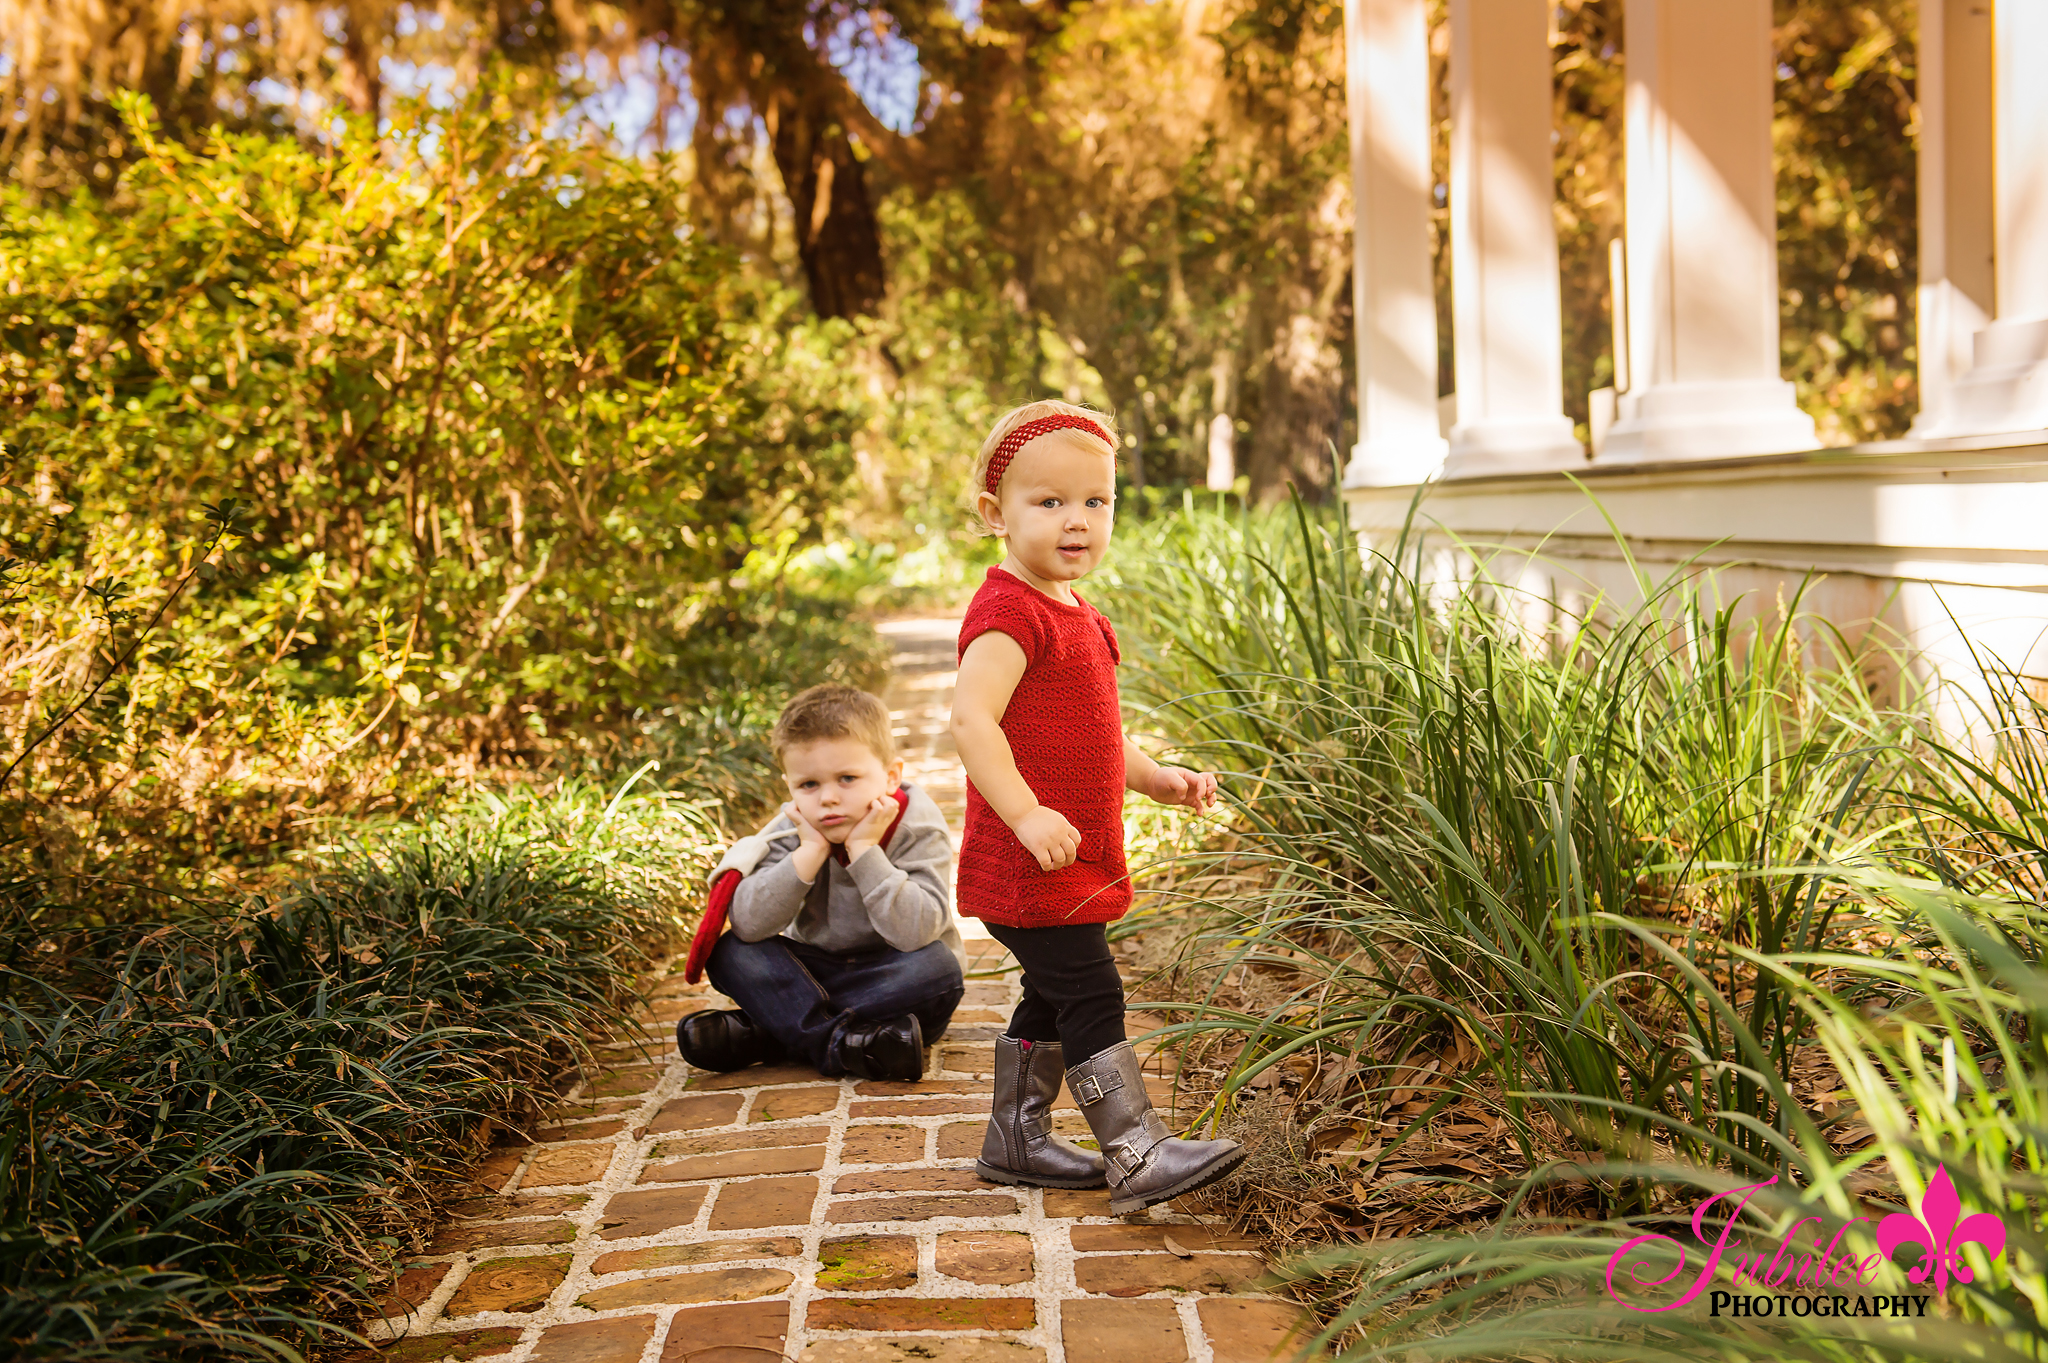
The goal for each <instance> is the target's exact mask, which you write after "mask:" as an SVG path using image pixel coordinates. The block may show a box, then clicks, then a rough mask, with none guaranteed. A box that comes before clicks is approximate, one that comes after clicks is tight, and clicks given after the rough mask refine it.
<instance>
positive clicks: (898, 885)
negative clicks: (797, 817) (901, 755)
mask: <svg viewBox="0 0 2048 1363" xmlns="http://www.w3.org/2000/svg"><path fill="white" fill-rule="evenodd" d="M903 788H904V789H905V790H906V791H908V792H910V803H909V804H908V805H906V806H905V807H904V810H903V822H901V823H900V824H898V825H896V836H895V837H893V838H891V839H890V840H889V847H888V850H887V851H886V852H885V851H884V850H883V849H882V848H880V847H871V848H869V849H868V850H867V851H866V852H863V853H862V854H861V855H860V857H859V859H857V860H855V861H854V862H852V863H851V864H849V865H845V866H842V865H840V864H839V861H838V859H837V858H834V857H827V858H826V859H825V865H824V867H823V869H821V870H820V871H819V872H818V878H817V879H816V880H814V881H812V882H811V883H810V884H809V885H806V884H804V883H803V881H801V880H799V879H797V875H796V868H795V867H794V866H792V865H791V864H790V854H791V853H793V852H795V851H796V847H797V835H796V825H795V824H794V823H793V822H791V820H790V818H789V816H788V815H787V814H778V815H776V816H775V819H774V821H773V822H772V823H770V824H769V825H768V826H767V827H766V828H764V829H762V830H761V831H760V833H759V834H757V835H756V836H757V837H759V838H761V839H763V840H764V841H765V842H766V843H767V845H768V846H767V851H766V854H765V855H763V856H762V858H761V860H760V861H759V863H757V864H756V865H755V867H754V869H753V870H752V871H750V872H748V873H747V875H746V876H745V877H744V878H743V879H742V880H741V881H740V883H739V888H738V890H737V891H736V892H735V893H734V894H733V898H732V908H731V910H730V918H731V923H732V930H733V931H734V932H737V933H738V934H739V935H740V940H741V941H745V942H760V941H765V940H766V939H768V938H770V937H773V936H775V935H776V934H778V933H780V934H781V935H782V936H784V937H793V938H795V939H796V940H797V941H799V942H803V943H805V944H807V945H809V946H814V947H817V948H819V949H820V950H822V951H831V952H843V953H846V954H848V955H854V954H859V953H862V952H869V951H879V950H881V949H882V948H883V947H894V948H895V949H896V950H898V951H916V950H917V949H919V948H920V947H925V946H929V945H930V944H931V943H933V942H944V943H945V944H946V947H947V949H948V950H950V951H951V952H952V953H953V955H954V957H955V958H956V959H957V960H959V962H960V968H961V970H962V971H963V972H964V971H965V970H966V968H967V953H966V951H965V950H964V949H963V948H962V946H961V944H960V930H959V928H957V927H956V926H955V925H954V922H953V835H952V834H951V833H950V832H948V831H947V829H946V818H945V815H943V814H941V813H939V807H938V805H936V804H935V803H933V801H932V797H931V796H929V795H927V794H925V793H924V791H923V790H922V789H921V788H919V787H918V786H916V785H914V784H912V783H911V782H908V781H906V782H904V783H903ZM735 850H737V849H735Z"/></svg>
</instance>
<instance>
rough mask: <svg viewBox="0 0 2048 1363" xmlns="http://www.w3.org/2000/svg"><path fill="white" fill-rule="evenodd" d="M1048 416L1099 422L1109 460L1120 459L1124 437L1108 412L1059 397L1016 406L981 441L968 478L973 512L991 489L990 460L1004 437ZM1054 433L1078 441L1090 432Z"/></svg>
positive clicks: (998, 485) (968, 496) (1066, 431)
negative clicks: (989, 477)
mask: <svg viewBox="0 0 2048 1363" xmlns="http://www.w3.org/2000/svg"><path fill="white" fill-rule="evenodd" d="M1045 416H1077V417H1080V418H1082V419H1083V420H1086V421H1091V422H1093V423H1095V424H1096V425H1097V426H1100V427H1101V428H1102V434H1103V441H1104V443H1105V445H1106V448H1107V452H1108V454H1109V457H1110V458H1111V459H1115V458H1116V456H1117V446H1118V442H1119V441H1120V440H1121V439H1122V437H1121V436H1119V435H1118V434H1117V429H1116V418H1115V417H1113V416H1111V415H1110V414H1109V413H1107V412H1098V411H1096V410H1095V409H1094V408H1092V407H1078V406H1076V405H1074V404H1073V403H1071V402H1061V401H1060V400H1059V399H1058V398H1042V399H1040V400H1039V401H1037V402H1027V403H1025V404H1024V405H1023V406H1022V407H1012V408H1011V409H1010V410H1009V411H1007V412H1004V413H1003V414H1002V415H1001V416H999V417H997V418H996V424H995V425H993V426H991V427H989V430H988V435H987V437H986V438H984V439H983V440H982V442H981V449H980V450H978V451H977V452H976V453H975V456H974V469H973V471H972V472H971V473H970V474H969V475H968V479H967V505H968V507H969V509H971V510H978V509H979V507H980V505H981V494H982V493H983V492H985V491H990V490H991V489H988V488H986V487H984V486H983V484H985V483H986V482H987V481H988V465H989V461H990V460H991V459H993V458H995V454H996V446H998V445H1000V444H1002V443H1003V437H1004V436H1006V435H1008V434H1009V433H1010V432H1011V431H1014V430H1016V429H1017V428H1018V427H1019V426H1022V425H1023V424H1024V423H1025V422H1027V421H1036V420H1038V419H1039V418H1040V417H1045ZM1053 434H1055V435H1066V436H1072V437H1073V438H1074V439H1076V440H1086V439H1087V438H1088V433H1087V432H1086V431H1076V430H1065V431H1055V432H1053ZM996 486H997V487H1001V486H1002V484H1001V483H997V484H996Z"/></svg>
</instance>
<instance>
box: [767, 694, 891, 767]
mask: <svg viewBox="0 0 2048 1363" xmlns="http://www.w3.org/2000/svg"><path fill="white" fill-rule="evenodd" d="M833 738H851V739H857V740H858V741H860V742H862V743H865V744H866V745H867V746H868V749H869V751H871V752H873V753H874V755H875V756H876V757H878V758H880V759H881V760H882V765H883V766H887V765H889V763H891V762H893V761H895V760H896V729H895V725H893V724H891V723H890V722H889V707H888V706H886V705H884V704H883V703H882V700H881V697H879V696H871V695H869V694H868V693H867V692H865V691H857V690H855V689H854V688H853V687H851V686H839V685H836V684H833V683H827V684H825V685H824V686H813V687H812V688H810V689H809V690H808V691H800V692H798V693H797V694H796V695H795V696H794V697H793V698H792V699H791V700H790V702H789V704H787V705H785V706H783V707H782V713H781V714H780V715H778V716H776V718H775V727H774V728H772V729H770V730H769V731H768V746H769V747H770V748H772V749H773V750H774V752H775V761H776V764H777V765H778V766H779V765H781V762H782V754H783V753H785V752H787V751H788V750H789V749H791V748H794V747H796V746H797V745H798V744H800V743H816V742H819V741H820V740H822V739H833Z"/></svg>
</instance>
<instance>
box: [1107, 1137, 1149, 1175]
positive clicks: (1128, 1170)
mask: <svg viewBox="0 0 2048 1363" xmlns="http://www.w3.org/2000/svg"><path fill="white" fill-rule="evenodd" d="M1149 1153H1150V1151H1149V1150H1133V1149H1132V1148H1131V1147H1130V1146H1129V1145H1127V1144H1124V1143H1123V1142H1118V1143H1117V1144H1115V1145H1105V1146H1103V1147H1102V1158H1103V1160H1104V1161H1105V1162H1106V1163H1107V1164H1108V1165H1109V1167H1110V1168H1112V1169H1114V1170H1115V1171H1116V1176H1117V1179H1118V1181H1119V1182H1122V1181H1125V1180H1128V1179H1130V1178H1133V1177H1135V1176H1136V1175H1137V1173H1138V1171H1139V1170H1141V1169H1143V1168H1144V1167H1145V1157H1146V1155H1147V1154H1149Z"/></svg>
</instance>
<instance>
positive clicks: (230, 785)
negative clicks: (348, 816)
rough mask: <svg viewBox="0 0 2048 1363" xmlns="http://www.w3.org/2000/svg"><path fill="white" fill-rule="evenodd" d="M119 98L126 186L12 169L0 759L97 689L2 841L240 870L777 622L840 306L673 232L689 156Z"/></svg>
mask: <svg viewBox="0 0 2048 1363" xmlns="http://www.w3.org/2000/svg"><path fill="white" fill-rule="evenodd" d="M127 113H128V118H129V130H130V134H131V135H132V137H133V138H134V140H135V142H136V145H137V147H138V148H139V152H140V155H139V158H138V159H137V160H136V162H135V163H134V164H133V165H132V166H131V167H129V168H128V169H127V170H126V171H124V173H123V175H122V178H121V180H120V182H119V184H118V185H117V186H115V187H114V189H113V192H112V193H111V194H109V195H106V196H93V195H80V196H79V197H77V198H74V199H73V200H71V201H69V202H66V203H59V204H54V205H37V204H34V203H32V202H31V201H30V200H29V199H27V198H25V197H24V196H23V195H22V193H21V192H20V191H19V190H18V189H0V238H4V240H5V243H6V245H5V248H4V249H0V296H4V300H5V301H4V305H0V445H4V448H5V453H6V456H7V462H8V468H7V470H6V473H5V477H4V479H0V552H4V553H5V554H8V555H11V556H12V558H13V559H15V560H18V561H19V562H17V563H16V564H14V565H13V567H14V570H15V571H14V572H13V573H12V575H11V577H10V580H9V586H8V589H7V590H6V592H5V593H4V598H5V599H4V605H0V745H4V747H5V749H6V760H9V761H11V760H13V759H14V758H15V757H17V756H19V755H20V754H21V753H22V752H23V751H24V750H25V749H26V747H27V745H28V743H29V741H30V739H31V737H32V736H33V735H35V734H38V733H40V732H41V731H42V730H43V729H44V728H46V727H48V725H49V724H50V723H51V722H52V721H53V720H54V719H55V718H56V717H57V716H59V715H61V714H63V713H65V712H66V711H67V710H68V709H70V708H71V707H72V706H73V704H74V703H75V702H76V701H77V699H78V698H79V697H81V696H83V695H85V694H87V693H88V692H89V691H91V690H92V688H93V687H94V686H96V685H97V686H98V687H99V689H98V691H97V694H96V696H95V698H94V700H93V703H92V704H91V705H89V706H87V707H86V708H85V709H84V710H82V711H81V712H79V713H78V714H76V716H75V717H74V718H73V719H72V721H71V722H70V723H69V724H67V725H65V726H64V728H63V732H62V733H61V734H60V735H59V737H58V738H57V739H55V740H53V741H51V742H49V743H46V744H44V745H43V746H42V747H41V748H39V749H38V750H37V751H36V753H35V754H34V756H33V758H32V759H31V760H30V761H29V762H27V763H26V764H24V765H23V766H22V767H21V768H20V769H19V770H18V771H15V772H14V773H13V774H12V779H11V782H9V783H8V784H7V785H6V786H5V787H4V789H0V837H4V838H5V840H6V842H7V844H8V845H10V846H12V847H14V848H16V849H26V850H27V851H28V859H27V864H26V865H25V866H22V867H20V869H21V870H23V871H24V872H25V873H30V874H54V875H56V876H58V877H60V878H66V877H75V876H78V875H81V874H85V875H90V874H93V873H96V872H102V871H105V870H107V869H109V868H110V867H111V866H114V865H119V866H120V867H121V868H122V869H123V873H124V874H125V875H127V876H128V877H130V878H136V877H142V878H148V877H149V876H151V875H153V874H158V873H159V872H160V875H161V878H163V879H166V880H174V881H181V882H182V883H184V884H186V885H187V886H190V885H192V884H193V883H194V881H193V875H192V868H194V867H198V866H210V865H212V864H216V863H220V862H227V863H230V864H237V863H239V864H241V865H243V866H244V867H248V868H252V869H259V870H260V869H261V868H263V867H264V866H265V865H266V864H267V863H268V859H269V857H270V855H271V854H272V852H273V849H274V848H275V847H276V846H277V845H279V844H280V843H282V844H285V845H289V844H290V842H291V841H292V840H293V839H294V837H295V836H296V835H295V833H294V831H293V830H295V829H297V828H301V827H303V826H304V822H305V820H306V818H307V816H308V815H317V814H321V813H330V812H336V811H340V810H348V809H363V808H368V807H374V806H376V805H378V804H380V803H383V804H385V805H386V806H387V807H388V805H389V804H390V803H391V802H393V801H396V802H398V803H400V804H403V803H404V802H406V801H408V800H410V799H413V798H417V797H418V796H419V795H421V794H422V793H424V792H427V791H431V790H432V789H433V788H434V784H435V781H434V778H435V777H436V776H437V775H438V774H441V773H443V772H445V771H453V772H455V773H457V774H460V773H463V772H466V771H470V770H474V769H475V768H476V767H477V766H479V765H483V766H489V765H502V764H505V763H512V762H530V761H533V760H536V759H538V758H541V757H544V756H545V755H546V753H547V751H548V744H549V743H550V742H551V741H553V740H557V739H559V738H561V737H562V736H564V735H565V734H582V733H588V732H593V731H596V730H598V729H601V728H602V727H604V726H605V725H607V724H612V723H617V722H619V721H621V720H624V719H626V718H628V717H630V716H631V715H633V714H634V713H635V712H639V711H653V710H658V709H660V708H663V707H667V706H674V705H678V704H681V705H696V704H699V703H702V702H705V701H707V700H710V699H712V698H713V697H714V696H715V695H716V694H717V693H719V692H721V691H723V690H726V689H729V683H728V681H727V680H726V678H725V676H724V675H723V674H724V673H726V672H728V671H730V669H729V668H728V665H727V660H729V659H732V658H735V657H747V656H758V657H761V658H762V660H763V662H765V661H766V660H767V656H768V655H772V654H774V653H775V652H776V651H777V650H778V649H779V648H784V647H785V646H784V645H781V644H777V643H776V642H775V641H776V640H777V639H778V638H779V637H781V636H785V635H788V634H789V633H790V632H791V631H790V629H789V627H788V625H787V622H786V621H785V620H784V619H783V616H784V615H785V613H786V610H787V603H785V602H784V601H783V600H781V599H780V597H779V596H778V594H777V593H776V592H775V590H774V585H773V582H772V581H770V580H769V579H772V577H773V573H772V567H773V565H774V564H776V563H779V562H782V561H784V560H786V559H787V558H788V556H789V554H790V553H791V552H792V551H793V550H795V549H796V548H798V547H800V546H801V545H802V544H804V543H806V542H808V541H810V540H812V539H814V538H815V537H816V536H817V534H818V533H819V529H820V526H821V525H822V524H823V523H824V522H825V521H826V519H827V518H828V517H829V516H830V515H831V513H832V508H833V507H834V505H835V504H836V503H837V501H838V500H839V499H840V498H841V496H842V494H843V492H844V487H845V483H846V480H847V478H848V476H849V475H850V473H851V471H852V469H853V452H852V451H853V437H854V434H855V432H856V430H857V429H858V428H859V427H860V426H861V424H862V423H863V421H864V420H865V419H866V416H865V413H866V411H867V408H866V399H865V397H864V396H863V394H862V393H861V391H860V389H859V387H858V377H857V375H856V374H855V373H854V371H853V369H852V367H851V366H850V364H849V361H848V346H849V345H850V344H851V343H852V339H853V337H852V332H851V331H850V330H849V329H848V328H846V327H845V326H844V325H843V324H840V323H820V322H818V321H816V320H815V319H812V318H810V317H809V316H808V314H807V313H806V312H805V311H804V310H803V307H802V304H801V301H800V299H799V298H798V296H797V295H795V294H794V293H792V292H790V291H788V290H786V289H783V288H781V287H780V286H778V285H775V284H773V283H772V282H768V281H766V280H765V279H764V278H763V277H761V276H760V275H758V274H752V273H748V272H746V271H743V270H742V269H740V268H739V266H740V262H739V261H738V260H737V259H736V258H735V257H733V256H731V255H729V254H728V253H726V252H724V251H723V250H721V249H720V248H717V247H715V246H712V245H710V244H708V243H707V241H706V240H705V238H704V237H703V236H702V235H701V234H698V233H695V232H693V231H691V230H690V228H689V225H688V221H687V217H686V213H685V202H684V191H683V187H682V186H681V185H680V184H679V182H678V181H677V179H676V178H675V175H674V167H673V166H672V165H670V164H668V163H665V162H652V163H650V162H642V161H638V160H634V159H631V158H626V157H620V156H615V155H609V154H606V153H604V152H601V151H599V150H596V149H594V148H592V147H589V146H584V145H580V144H577V143H575V142H572V141H567V140H564V139H561V138H552V137H547V136H544V135H543V131H544V129H546V127H547V126H548V119H549V117H550V113H549V110H548V109H546V108H539V109H535V108H533V107H531V102H530V100H529V101H527V102H521V100H520V99H515V98H513V97H512V94H511V93H510V92H508V90H507V89H505V88H501V87H500V86H498V85H497V84H495V83H493V82H491V81H485V82H483V83H482V85H481V86H480V87H479V88H478V89H477V90H476V91H474V92H473V93H471V94H468V95H466V96H465V97H464V98H463V99H462V100H461V101H459V102H458V103H457V104H455V105H454V107H451V108H449V109H446V110H434V109H431V108H428V107H426V106H424V105H415V106H411V107H408V108H406V109H404V110H401V111H399V113H398V114H397V115H396V117H395V119H394V121H393V124H392V126H391V127H390V128H388V129H387V130H386V131H385V132H384V133H383V134H382V136H381V137H379V136H375V135H373V134H372V132H371V131H370V130H369V129H367V128H351V129H349V130H347V131H344V132H337V133H335V134H334V136H333V137H332V138H329V139H327V140H323V141H315V142H302V141H299V140H296V139H274V138H267V137H260V136H253V135H242V136H226V135H219V136H215V137H214V138H212V139H211V140H210V141H209V142H207V143H206V145H205V146H203V147H201V148H198V149H194V148H189V147H186V146H183V145H180V144H178V143H176V142H174V141H170V140H167V139H165V138H163V137H161V136H160V135H159V134H158V132H157V131H156V129H155V127H154V125H153V123H152V119H151V114H150V111H149V107H148V105H147V104H146V103H145V102H143V101H140V100H135V101H132V102H131V103H130V104H129V105H128V106H127ZM229 497H233V498H237V499H239V500H240V503H241V507H242V512H241V514H240V516H239V518H238V520H237V522H236V532H237V533H236V534H235V535H234V536H232V537H231V538H230V539H229V540H228V541H227V542H225V543H223V544H221V545H218V546H216V551H215V552H214V553H213V554H211V555H210V556H201V557H198V558H195V557H194V555H195V552H196V546H197V543H199V542H203V541H191V542H188V536H187V533H186V527H188V526H190V527H193V528H194V529H195V531H196V530H197V529H198V527H199V526H200V524H201V521H200V517H201V513H202V507H203V505H216V506H217V505H219V504H221V503H222V501H223V500H224V499H226V498H229ZM748 584H752V585H748ZM166 606H168V607H169V608H168V610H166V609H165V607H166ZM159 615H160V616H161V618H160V619H159V618H158V617H159ZM152 620H154V621H155V622H156V624H155V628H153V629H147V628H146V627H147V626H148V625H149V624H150V623H151V622H152ZM830 623H831V628H829V629H827V630H826V631H825V632H824V637H825V640H826V642H827V643H828V644H833V643H836V642H838V641H839V640H842V639H844V638H846V637H847V636H848V635H849V634H855V633H857V631H851V630H848V629H847V628H845V627H844V626H843V625H840V624H839V623H837V622H830ZM145 634H146V636H147V637H142V636H143V635H145ZM138 641H139V642H138ZM764 643H765V644H766V645H767V646H766V647H763V646H762V645H763V644H764ZM124 658H125V663H124V662H123V661H122V660H123V659H124ZM72 883H73V882H71V881H70V880H68V879H60V882H58V883H53V890H54V891H55V892H58V893H66V894H68V893H70V891H69V890H68V889H67V888H65V887H66V886H68V885H70V884H72Z"/></svg>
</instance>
